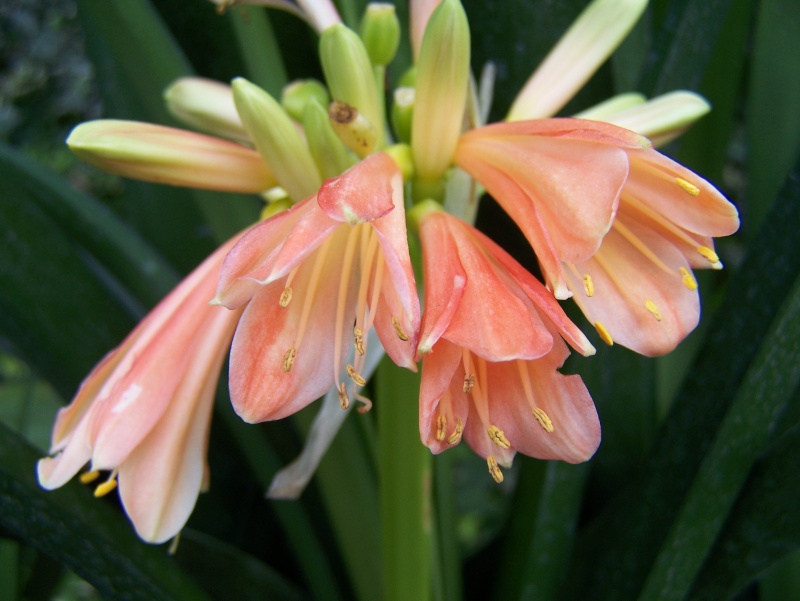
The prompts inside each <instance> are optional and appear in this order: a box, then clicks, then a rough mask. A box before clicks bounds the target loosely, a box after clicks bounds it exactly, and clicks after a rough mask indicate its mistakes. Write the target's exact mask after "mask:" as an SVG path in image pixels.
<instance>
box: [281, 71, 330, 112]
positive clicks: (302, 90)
mask: <svg viewBox="0 0 800 601" xmlns="http://www.w3.org/2000/svg"><path fill="white" fill-rule="evenodd" d="M312 99H314V100H316V101H317V103H319V104H320V105H322V106H328V103H329V102H330V101H331V97H330V94H328V90H327V88H326V87H325V86H324V85H322V83H320V82H319V81H317V80H316V79H305V80H297V81H293V82H292V83H290V84H289V85H288V86H286V87H285V88H283V92H282V93H281V106H283V109H284V110H285V111H286V112H287V113H289V116H290V117H291V118H292V119H294V120H295V121H302V120H303V114H304V113H305V110H306V105H307V104H308V103H309V102H310V101H311V100H312Z"/></svg>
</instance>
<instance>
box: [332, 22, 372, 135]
mask: <svg viewBox="0 0 800 601" xmlns="http://www.w3.org/2000/svg"><path fill="white" fill-rule="evenodd" d="M319 54H320V60H321V61H322V70H323V71H324V72H325V81H327V82H328V88H329V89H330V92H331V96H332V97H333V99H334V100H338V101H339V102H344V103H345V104H349V105H350V106H352V107H354V108H355V109H357V110H358V112H359V113H361V114H362V115H363V116H364V117H365V118H366V120H367V121H368V122H369V123H371V124H372V126H373V127H374V128H375V131H376V133H377V136H378V138H377V144H378V147H379V148H380V147H381V146H382V145H383V110H382V108H381V103H380V98H379V97H378V89H377V87H376V86H375V78H374V76H373V73H372V64H371V63H370V60H369V57H368V56H367V50H366V48H365V47H364V43H363V42H362V41H361V38H359V37H358V35H356V34H355V33H354V32H353V31H351V30H350V29H348V28H347V27H345V26H344V25H334V26H333V27H329V28H328V29H326V30H325V32H324V33H323V34H322V36H321V37H320V42H319Z"/></svg>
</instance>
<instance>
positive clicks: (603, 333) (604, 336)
mask: <svg viewBox="0 0 800 601" xmlns="http://www.w3.org/2000/svg"><path fill="white" fill-rule="evenodd" d="M594 329H595V330H597V333H598V334H599V335H600V340H602V341H603V342H605V343H606V344H607V345H608V346H614V339H613V338H612V337H611V334H609V333H608V330H606V328H605V326H604V325H603V324H602V323H600V322H599V321H596V322H594Z"/></svg>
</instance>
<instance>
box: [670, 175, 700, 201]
mask: <svg viewBox="0 0 800 601" xmlns="http://www.w3.org/2000/svg"><path fill="white" fill-rule="evenodd" d="M675 183H676V184H678V185H679V186H680V187H681V188H683V189H684V191H685V192H686V193H687V194H690V195H691V196H699V195H700V188H698V187H697V186H695V185H694V184H692V183H690V182H687V181H686V180H685V179H683V178H680V177H676V178H675Z"/></svg>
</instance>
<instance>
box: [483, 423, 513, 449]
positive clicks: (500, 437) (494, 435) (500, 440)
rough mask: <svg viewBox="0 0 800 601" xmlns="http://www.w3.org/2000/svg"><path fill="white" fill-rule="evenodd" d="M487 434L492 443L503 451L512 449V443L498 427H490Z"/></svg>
mask: <svg viewBox="0 0 800 601" xmlns="http://www.w3.org/2000/svg"><path fill="white" fill-rule="evenodd" d="M487 433H488V434H489V438H490V439H491V441H492V442H493V443H494V444H496V445H497V446H498V447H500V448H501V449H508V448H509V447H511V443H510V442H508V438H506V435H505V434H503V431H502V430H501V429H500V428H498V427H497V426H489V429H488V430H487Z"/></svg>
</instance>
